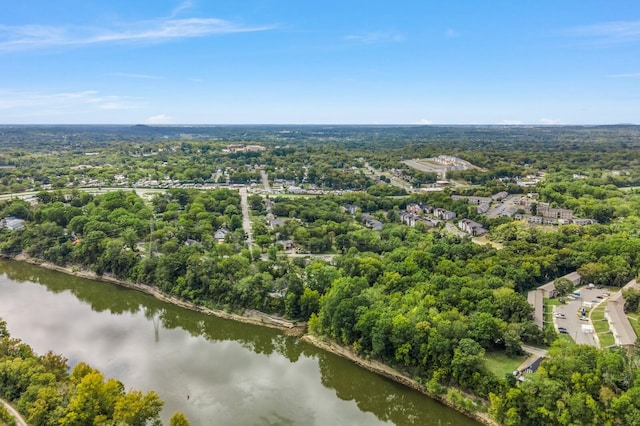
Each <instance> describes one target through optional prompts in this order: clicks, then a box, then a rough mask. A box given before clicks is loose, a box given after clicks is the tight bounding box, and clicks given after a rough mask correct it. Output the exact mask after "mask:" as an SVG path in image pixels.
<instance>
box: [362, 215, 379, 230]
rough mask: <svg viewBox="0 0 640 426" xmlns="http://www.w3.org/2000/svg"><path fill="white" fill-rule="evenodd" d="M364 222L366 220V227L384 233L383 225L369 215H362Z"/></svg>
mask: <svg viewBox="0 0 640 426" xmlns="http://www.w3.org/2000/svg"><path fill="white" fill-rule="evenodd" d="M362 220H364V224H365V226H366V227H368V228H371V229H373V230H374V231H382V226H383V223H382V222H380V221H379V220H377V219H374V218H373V217H371V215H370V214H369V213H362Z"/></svg>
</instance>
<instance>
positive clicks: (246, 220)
mask: <svg viewBox="0 0 640 426" xmlns="http://www.w3.org/2000/svg"><path fill="white" fill-rule="evenodd" d="M240 206H241V207H242V229H243V230H244V233H245V234H246V235H247V247H249V249H252V248H253V239H252V237H251V218H250V217H249V200H248V198H247V188H244V187H243V188H240Z"/></svg>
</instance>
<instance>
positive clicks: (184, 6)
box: [171, 0, 193, 18]
mask: <svg viewBox="0 0 640 426" xmlns="http://www.w3.org/2000/svg"><path fill="white" fill-rule="evenodd" d="M192 7H193V1H191V0H185V1H183V2H182V3H180V4H179V5H178V6H176V7H175V8H174V9H173V10H172V11H171V17H172V18H175V17H176V16H178V15H179V14H181V13H182V12H183V11H185V10H188V9H191V8H192Z"/></svg>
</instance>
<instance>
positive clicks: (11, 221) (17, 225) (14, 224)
mask: <svg viewBox="0 0 640 426" xmlns="http://www.w3.org/2000/svg"><path fill="white" fill-rule="evenodd" d="M0 228H7V229H9V230H11V231H19V230H21V229H24V220H22V219H18V218H17V217H13V216H7V217H5V218H4V219H2V220H0Z"/></svg>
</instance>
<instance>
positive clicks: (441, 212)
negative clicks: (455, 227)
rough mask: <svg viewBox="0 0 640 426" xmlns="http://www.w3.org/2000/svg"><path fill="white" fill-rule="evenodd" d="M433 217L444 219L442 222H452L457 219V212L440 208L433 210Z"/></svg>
mask: <svg viewBox="0 0 640 426" xmlns="http://www.w3.org/2000/svg"><path fill="white" fill-rule="evenodd" d="M433 215H434V216H435V217H437V218H438V219H442V220H452V219H454V218H455V217H456V213H455V212H452V211H449V210H445V209H443V208H440V207H438V208H435V209H433Z"/></svg>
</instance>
